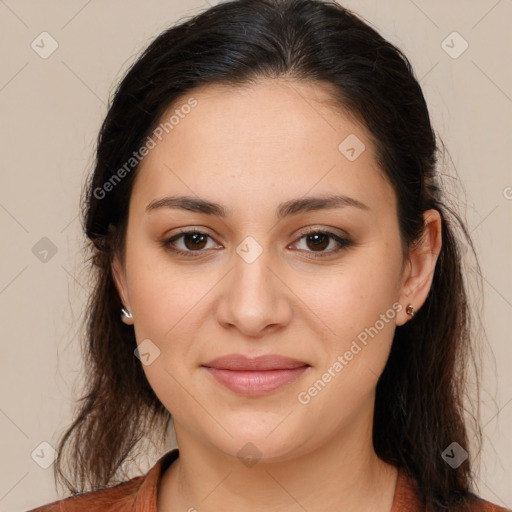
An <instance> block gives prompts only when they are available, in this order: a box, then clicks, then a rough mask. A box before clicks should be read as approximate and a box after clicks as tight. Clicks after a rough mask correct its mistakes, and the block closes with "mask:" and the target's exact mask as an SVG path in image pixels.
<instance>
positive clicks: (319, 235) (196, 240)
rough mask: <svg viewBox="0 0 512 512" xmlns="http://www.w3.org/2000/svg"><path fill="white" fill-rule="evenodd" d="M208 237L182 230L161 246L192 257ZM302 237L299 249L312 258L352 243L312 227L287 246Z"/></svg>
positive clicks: (200, 251) (194, 230) (198, 253)
mask: <svg viewBox="0 0 512 512" xmlns="http://www.w3.org/2000/svg"><path fill="white" fill-rule="evenodd" d="M209 238H210V239H211V238H212V237H211V236H210V235H209V234H208V233H204V232H202V231H198V230H197V229H191V230H182V231H180V233H179V234H177V235H173V236H172V237H170V238H167V239H165V240H163V241H162V246H163V247H164V248H165V249H167V250H170V251H172V252H174V253H176V254H179V255H183V256H186V257H192V258H194V257H198V256H202V255H203V253H204V252H205V250H204V249H207V243H208V239H209ZM303 239H304V240H305V244H306V247H307V248H306V249H300V250H301V251H304V252H307V253H312V254H311V256H308V257H313V258H321V257H325V256H328V255H332V254H335V253H338V252H340V251H341V250H343V249H344V248H346V247H350V246H351V245H353V243H352V241H351V240H349V239H348V238H346V237H342V236H338V235H335V234H334V233H331V232H330V231H322V230H319V229H312V230H309V231H308V232H306V233H304V234H302V235H301V236H300V237H299V238H298V239H297V241H296V242H294V244H292V245H290V246H288V247H292V246H293V245H296V244H298V242H300V241H302V240H303ZM212 240H213V239H212ZM178 241H180V242H181V243H182V247H181V248H178V247H177V245H179V244H178V243H177V242H178ZM331 244H333V245H334V246H336V244H337V245H338V247H337V248H336V247H335V248H334V249H332V248H331V249H330V250H328V251H326V250H325V249H326V248H327V247H329V246H330V245H331ZM218 247H219V246H218ZM210 248H211V247H210ZM309 249H312V250H309ZM194 253H196V254H194Z"/></svg>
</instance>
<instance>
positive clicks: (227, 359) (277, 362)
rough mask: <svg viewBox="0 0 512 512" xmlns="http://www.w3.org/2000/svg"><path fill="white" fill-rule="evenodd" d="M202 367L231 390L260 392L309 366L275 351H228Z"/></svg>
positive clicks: (286, 381) (291, 378)
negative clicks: (253, 353) (256, 354)
mask: <svg viewBox="0 0 512 512" xmlns="http://www.w3.org/2000/svg"><path fill="white" fill-rule="evenodd" d="M202 367H203V368H205V370H206V371H207V372H208V373H209V374H210V375H211V376H212V377H213V378H214V379H215V380H216V381H217V382H218V383H219V384H221V385H223V386H224V387H226V388H228V389H230V390H231V391H233V392H235V393H238V394H241V395H245V396H261V395H265V394H267V393H270V392H272V391H274V390H276V389H278V388H281V387H282V386H284V385H286V384H289V383H291V382H293V381H295V380H297V379H298V378H300V376H301V375H302V374H303V373H304V372H305V371H306V370H307V369H308V368H310V367H311V366H310V365H309V364H308V363H305V362H304V361H298V360H297V359H292V358H289V357H284V356H279V355H275V354H267V355H263V356H259V357H255V358H251V357H247V356H244V355H241V354H232V355H229V356H223V357H219V358H217V359H214V360H212V361H209V362H208V363H205V364H203V365H202Z"/></svg>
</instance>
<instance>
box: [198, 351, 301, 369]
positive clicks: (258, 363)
mask: <svg viewBox="0 0 512 512" xmlns="http://www.w3.org/2000/svg"><path fill="white" fill-rule="evenodd" d="M202 366H206V367H209V368H217V369H219V370H237V371H257V370H260V371H267V370H290V369H293V368H301V367H303V366H309V365H308V364H307V363H305V362H304V361H298V360H297V359H292V358H291V357H285V356H280V355H277V354H265V355H261V356H257V357H248V356H245V355H243V354H229V355H226V356H222V357H217V358H216V359H213V360H211V361H209V362H208V363H204V364H203V365H202Z"/></svg>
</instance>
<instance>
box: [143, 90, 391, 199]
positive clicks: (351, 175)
mask: <svg viewBox="0 0 512 512" xmlns="http://www.w3.org/2000/svg"><path fill="white" fill-rule="evenodd" d="M186 105H194V106H193V108H189V107H186V108H185V106H186ZM171 118H172V119H173V122H172V123H169V122H168V121H169V120H170V119H171ZM166 122H168V125H167V129H164V130H161V131H162V133H161V135H160V137H159V138H155V142H156V145H155V147H154V148H153V149H152V150H151V151H150V152H149V154H148V155H147V156H146V157H145V158H144V160H143V161H142V163H141V165H140V166H139V169H138V173H137V179H136V181H135V185H134V190H133V195H137V196H140V197H143V199H144V200H145V201H146V204H147V202H149V201H151V200H153V199H155V197H157V196H159V195H160V196H162V195H164V193H172V192H175V191H180V192H186V193H187V194H189V195H190V193H191V192H192V193H193V194H197V195H199V196H200V197H209V198H211V199H214V200H219V202H226V201H221V198H228V197H230V198H231V201H232V202H233V203H234V204H235V203H237V202H238V203H239V204H240V205H241V206H242V205H243V204H245V205H246V206H249V205H250V204H251V203H255V202H257V201H269V200H270V199H271V198H272V197H274V196H276V203H277V202H281V201H284V200H286V199H287V198H290V197H298V196H302V195H305V194H307V193H308V191H310V190H311V191H312V192H315V193H327V192H328V193H342V194H346V195H352V196H357V197H358V199H360V200H361V201H362V202H365V203H367V204H368V203H375V201H376V199H378V198H379V197H380V198H381V199H384V201H388V204H389V199H390V196H389V195H390V194H392V190H391V189H390V186H389V184H388V182H387V180H385V178H384V177H383V173H382V171H381V169H379V168H378V166H377V163H376V158H375V153H374V146H373V143H372V142H371V139H370V137H369V134H368V132H367V130H366V128H365V127H364V126H363V125H362V124H361V123H358V122H357V120H356V119H355V118H354V117H353V116H351V115H350V114H349V113H347V112H344V111H343V110H342V108H341V107H339V108H336V107H335V103H334V100H333V96H332V94H331V91H330V90H329V87H328V86H325V85H324V84H319V83H304V82H296V81H289V80H264V81H261V82H259V83H256V84H251V85H244V86H243V87H240V86H237V87H234V86H224V85H217V84H216V85H208V86H203V87H201V88H196V89H194V90H192V91H190V92H189V93H187V94H185V95H183V96H181V97H180V98H179V99H178V100H176V101H174V102H173V105H172V106H171V107H170V108H169V109H168V110H167V112H166V113H165V114H164V115H163V116H162V118H161V123H160V126H163V127H164V128H165V124H164V123H166ZM347 140H348V141H349V142H350V143H351V145H352V146H354V143H355V146H354V147H355V149H356V150H357V152H358V153H359V152H360V154H359V155H358V156H357V155H356V156H357V158H355V159H352V158H347V153H346V152H345V153H344V151H346V149H347V148H346V147H345V146H347V144H345V141H347ZM349 145H350V144H349ZM362 148H364V149H362ZM349 149H350V148H349ZM348 156H351V155H350V153H349V154H348ZM313 189H314V190H313ZM278 196H279V197H278ZM235 208H236V206H235Z"/></svg>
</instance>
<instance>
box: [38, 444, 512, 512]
mask: <svg viewBox="0 0 512 512" xmlns="http://www.w3.org/2000/svg"><path fill="white" fill-rule="evenodd" d="M178 455H179V452H178V449H174V450H171V451H169V452H167V453H166V454H164V455H162V457H160V459H158V461H157V462H156V463H155V465H154V466H153V467H152V468H151V469H150V470H149V471H148V472H147V473H146V474H145V475H141V476H137V477H135V478H132V479H131V480H127V481H126V482H122V483H120V484H118V485H116V486H114V487H109V488H107V489H101V490H98V491H90V492H86V493H83V494H77V495H74V496H70V497H68V498H64V499H62V500H59V501H54V502H53V503H49V504H48V505H43V506H42V507H38V508H35V509H32V510H30V511H28V512H82V511H87V512H157V509H156V504H157V491H158V482H159V479H160V476H161V475H162V474H163V473H164V471H165V470H166V469H167V468H168V467H169V466H170V464H171V463H172V462H173V461H174V460H176V458H177V457H178ZM465 510H466V511H467V512H507V509H505V508H502V507H499V506H498V505H494V504H492V503H490V502H488V501H485V500H483V499H481V498H478V497H475V499H474V500H473V502H472V503H470V504H469V505H468V507H467V508H466V509H465ZM391 512H427V509H426V508H425V507H423V506H422V504H421V501H420V499H419V496H418V494H417V490H416V485H415V482H414V480H412V479H411V478H410V477H408V476H407V475H406V474H405V473H404V472H403V471H399V472H398V480H397V484H396V489H395V497H394V500H393V507H392V509H391Z"/></svg>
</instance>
